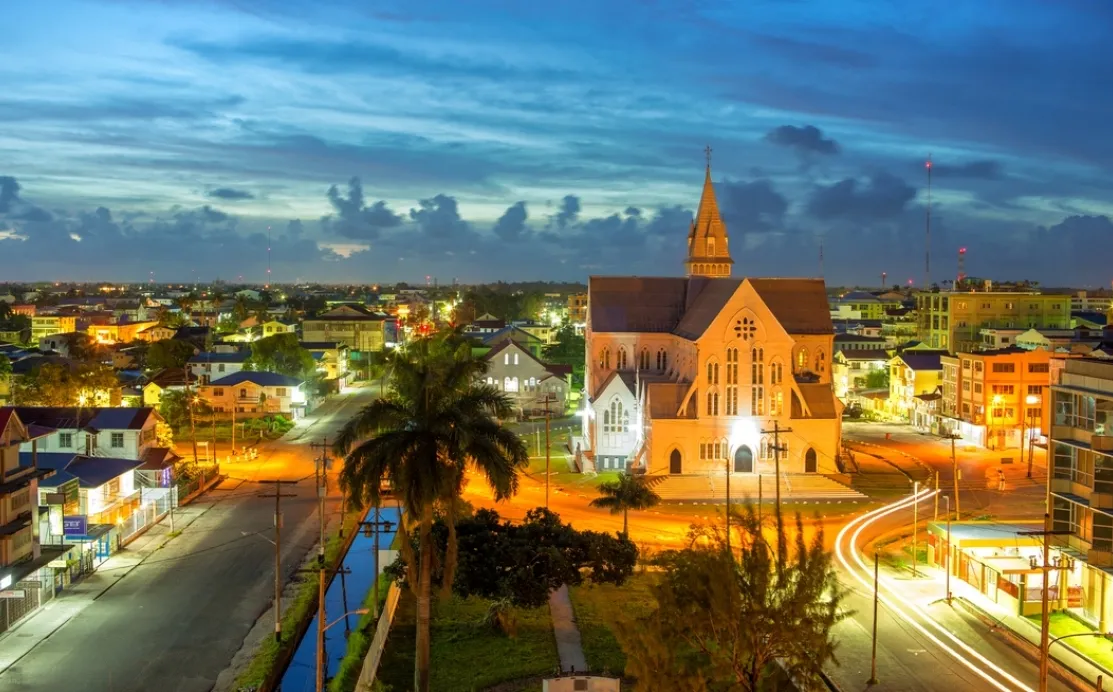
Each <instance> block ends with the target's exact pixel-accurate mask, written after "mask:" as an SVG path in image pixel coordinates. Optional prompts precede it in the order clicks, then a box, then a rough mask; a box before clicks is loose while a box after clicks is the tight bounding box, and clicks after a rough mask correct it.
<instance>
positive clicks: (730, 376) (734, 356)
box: [726, 348, 738, 416]
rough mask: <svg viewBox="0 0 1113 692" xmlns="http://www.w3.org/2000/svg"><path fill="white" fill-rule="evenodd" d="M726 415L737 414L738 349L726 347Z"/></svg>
mask: <svg viewBox="0 0 1113 692" xmlns="http://www.w3.org/2000/svg"><path fill="white" fill-rule="evenodd" d="M726 399H727V406H726V409H727V415H728V416H737V415H738V349H737V348H728V349H727V396H726Z"/></svg>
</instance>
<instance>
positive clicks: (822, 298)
mask: <svg viewBox="0 0 1113 692" xmlns="http://www.w3.org/2000/svg"><path fill="white" fill-rule="evenodd" d="M748 281H749V282H750V285H751V286H753V287H754V290H755V291H757V294H758V295H759V296H761V300H762V301H763V302H764V303H765V305H766V306H767V307H768V308H769V311H770V312H772V313H773V316H774V317H776V318H777V321H778V322H780V323H781V326H782V327H784V329H785V331H786V332H788V333H789V334H833V333H834V331H835V326H834V324H832V322H831V312H830V309H829V308H828V307H827V289H826V286H825V284H824V283H823V279H748Z"/></svg>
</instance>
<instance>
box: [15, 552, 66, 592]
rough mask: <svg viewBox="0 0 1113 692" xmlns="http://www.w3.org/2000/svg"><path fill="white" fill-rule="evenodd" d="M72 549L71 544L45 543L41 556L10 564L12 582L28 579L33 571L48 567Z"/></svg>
mask: <svg viewBox="0 0 1113 692" xmlns="http://www.w3.org/2000/svg"><path fill="white" fill-rule="evenodd" d="M71 549H72V547H71V546H68V545H67V546H55V545H44V546H42V548H41V549H40V551H39V556H38V557H36V558H34V559H32V560H25V561H23V562H17V563H16V564H14V565H8V567H7V569H8V570H10V571H9V572H8V574H9V575H10V576H11V578H12V583H13V584H17V583H19V582H21V581H23V580H24V579H26V578H27V577H28V576H29V575H30V574H32V573H33V572H37V571H38V570H40V569H42V568H43V567H46V565H47V564H48V563H50V562H53V561H54V560H57V559H58V558H60V557H62V556H63V555H65V554H66V553H68V552H69V551H70V550H71Z"/></svg>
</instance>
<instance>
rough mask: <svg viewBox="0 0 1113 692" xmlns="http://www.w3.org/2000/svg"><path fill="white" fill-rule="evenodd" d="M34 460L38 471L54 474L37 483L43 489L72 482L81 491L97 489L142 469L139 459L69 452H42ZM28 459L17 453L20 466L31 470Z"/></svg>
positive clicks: (25, 455) (29, 454)
mask: <svg viewBox="0 0 1113 692" xmlns="http://www.w3.org/2000/svg"><path fill="white" fill-rule="evenodd" d="M38 458H39V468H42V469H53V470H54V472H55V473H54V475H53V476H51V477H50V478H44V479H42V480H40V481H39V485H40V486H42V487H44V488H56V487H58V486H60V485H62V484H63V483H65V482H67V481H70V480H73V479H74V478H76V479H77V482H78V484H79V485H80V486H81V487H82V488H99V487H100V486H102V485H104V484H105V483H107V482H109V481H110V480H112V479H113V478H119V477H120V476H122V475H124V474H125V473H127V472H128V471H131V470H133V469H137V468H139V467H140V466H142V465H143V462H142V461H141V460H139V459H116V458H113V457H87V456H84V455H80V454H72V453H69V452H44V453H42V454H39V455H38ZM32 459H33V456H32V454H31V452H20V453H19V464H20V466H31V465H32V463H33V461H32Z"/></svg>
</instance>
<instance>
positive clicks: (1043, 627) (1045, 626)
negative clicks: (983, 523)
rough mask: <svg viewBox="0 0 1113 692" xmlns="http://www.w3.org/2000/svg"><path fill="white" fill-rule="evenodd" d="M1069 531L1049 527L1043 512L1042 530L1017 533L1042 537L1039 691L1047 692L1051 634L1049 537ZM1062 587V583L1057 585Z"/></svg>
mask: <svg viewBox="0 0 1113 692" xmlns="http://www.w3.org/2000/svg"><path fill="white" fill-rule="evenodd" d="M1070 533H1071V532H1070V531H1055V530H1052V528H1051V514H1050V513H1044V515H1043V531H1020V532H1019V534H1018V535H1021V536H1041V537H1043V564H1042V565H1040V572H1041V574H1042V576H1043V589H1042V592H1041V593H1040V678H1039V692H1047V670H1048V652H1047V650H1048V645H1049V638H1050V636H1051V614H1050V612H1049V611H1050V604H1049V602H1048V581H1049V579H1048V577H1049V574H1048V572H1049V568H1050V563H1051V537H1052V536H1064V535H1065V536H1069V535H1070ZM1059 588H1060V589H1062V588H1063V587H1062V585H1061V584H1060V586H1059Z"/></svg>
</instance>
